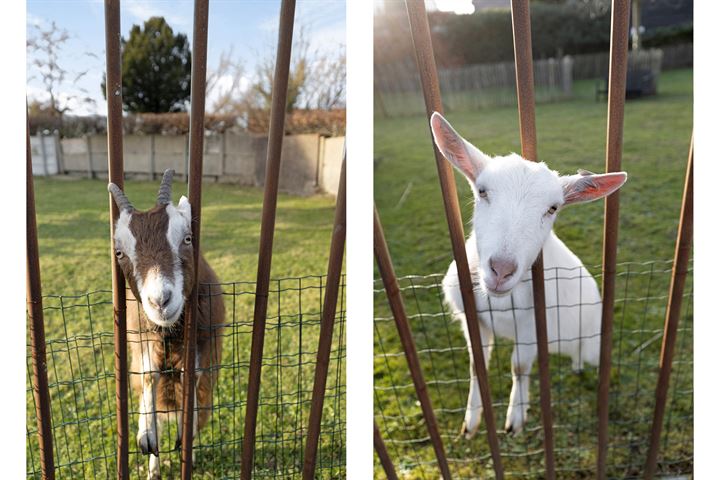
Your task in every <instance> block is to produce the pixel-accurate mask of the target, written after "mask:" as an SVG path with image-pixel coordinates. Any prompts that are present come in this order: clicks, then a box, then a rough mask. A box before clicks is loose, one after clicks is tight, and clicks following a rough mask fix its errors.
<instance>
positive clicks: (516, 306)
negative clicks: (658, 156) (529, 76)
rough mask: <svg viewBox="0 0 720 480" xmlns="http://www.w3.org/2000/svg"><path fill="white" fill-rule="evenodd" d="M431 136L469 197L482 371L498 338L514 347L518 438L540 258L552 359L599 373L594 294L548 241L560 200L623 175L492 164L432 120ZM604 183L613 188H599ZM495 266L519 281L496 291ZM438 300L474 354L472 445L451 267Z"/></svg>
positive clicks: (468, 245)
mask: <svg viewBox="0 0 720 480" xmlns="http://www.w3.org/2000/svg"><path fill="white" fill-rule="evenodd" d="M431 128H432V131H433V135H434V138H435V142H436V144H437V145H438V148H439V149H440V151H441V152H442V153H443V154H444V155H445V157H446V158H447V159H448V160H450V161H451V162H452V163H453V164H454V165H455V166H456V167H457V168H458V169H459V170H460V171H461V172H463V173H464V174H465V176H466V177H467V179H468V181H469V182H470V185H471V187H472V190H473V194H474V196H475V209H474V214H473V229H472V233H471V234H470V236H469V237H468V239H467V241H466V242H465V249H466V252H467V258H468V264H469V267H470V272H471V275H472V277H473V282H474V284H475V288H474V292H475V301H476V303H477V309H478V313H479V322H480V333H481V336H482V338H483V342H484V346H483V347H484V348H483V350H484V354H485V363H486V367H487V365H488V364H489V361H490V354H491V351H492V344H493V342H494V338H495V336H498V335H499V336H500V337H503V338H507V339H510V340H512V341H513V342H515V349H514V351H513V354H512V372H513V383H512V389H511V392H510V399H509V402H508V411H507V417H506V422H505V429H506V430H507V431H509V432H514V433H518V432H520V431H521V430H522V428H523V426H524V424H525V421H526V419H527V410H528V406H529V388H528V386H529V374H530V371H531V370H532V365H533V363H534V361H535V356H536V355H537V340H536V337H535V314H534V309H533V305H534V304H533V293H532V281H531V272H530V267H531V266H532V263H533V262H534V261H535V259H536V258H537V256H538V254H539V252H540V250H541V249H542V252H543V259H544V267H545V303H546V308H547V310H546V319H547V336H548V346H549V351H550V352H551V353H561V354H564V355H568V356H569V357H570V358H572V364H573V369H574V370H576V371H577V370H582V368H583V364H584V363H589V364H590V365H594V366H596V365H598V363H599V356H600V323H601V313H602V306H601V299H600V292H599V291H598V287H597V283H596V282H595V280H594V278H593V277H591V276H590V274H589V272H588V271H587V269H585V267H584V266H583V264H582V262H581V261H580V259H579V258H578V257H577V256H575V254H574V253H573V252H572V251H570V249H569V248H568V247H567V246H566V245H565V244H564V243H563V242H562V241H561V240H560V239H559V238H558V237H557V236H556V235H555V234H554V233H553V231H552V227H553V224H554V222H555V219H556V217H557V211H559V210H560V209H561V207H562V206H563V204H565V203H566V201H567V202H573V203H575V202H584V201H588V200H592V199H595V198H600V197H601V196H604V195H607V194H609V193H612V192H613V191H615V190H616V189H617V188H620V186H621V185H622V182H624V181H625V178H626V177H625V174H624V173H623V174H614V175H610V176H608V175H599V176H598V175H591V174H589V172H582V173H581V174H580V175H574V176H566V177H560V176H559V175H558V174H557V172H554V171H552V170H550V169H549V168H548V167H547V166H546V165H545V164H544V163H535V162H528V161H526V160H524V159H523V158H522V157H520V156H519V155H517V154H511V155H508V156H504V157H494V158H491V157H489V156H488V155H485V154H484V153H482V152H481V151H480V150H478V149H477V148H476V147H474V146H473V145H472V144H470V143H468V142H467V141H465V140H464V139H462V137H460V136H459V135H458V134H457V133H456V132H455V131H454V130H453V129H452V127H451V126H450V125H449V124H448V123H447V122H446V121H445V120H444V119H443V118H442V117H441V116H440V115H439V114H437V113H435V114H434V115H433V117H432V119H431ZM594 181H597V182H599V184H601V183H602V181H605V182H606V183H605V184H602V185H603V188H602V189H600V190H603V193H602V194H599V193H597V192H598V191H599V189H597V188H593V189H587V188H586V187H587V185H588V184H593V182H594ZM607 184H612V188H610V189H607V188H605V187H606V186H607ZM595 186H596V185H594V184H593V187H595ZM480 192H484V193H483V194H482V195H481V194H480ZM570 194H572V195H573V196H572V197H570V196H569V195H570ZM578 194H580V195H578ZM553 208H554V209H555V211H552V209H553ZM491 258H505V259H510V260H512V261H513V262H514V263H515V264H516V265H517V270H516V271H515V273H514V274H512V276H511V277H508V279H507V280H506V281H504V282H503V286H502V288H499V289H498V288H496V287H497V285H499V283H497V281H496V279H495V280H494V281H493V280H492V279H493V272H492V268H491V264H490V259H491ZM490 285H491V286H493V287H489V286H490ZM443 292H444V294H445V300H446V302H447V303H448V305H449V307H450V311H451V312H452V315H453V316H454V317H455V318H456V319H458V320H460V324H461V325H462V329H463V333H464V334H465V339H466V342H467V348H468V352H469V353H470V359H471V360H470V364H471V368H470V389H469V393H468V402H467V408H466V412H465V424H464V432H465V435H466V437H468V438H469V437H471V436H472V435H473V434H474V433H475V432H476V431H477V428H478V426H479V425H480V420H481V416H482V402H481V399H480V391H479V385H478V383H477V378H476V376H475V373H474V368H473V367H472V349H471V345H470V338H469V335H468V330H467V324H466V321H465V315H464V306H463V301H462V296H461V294H460V288H459V280H458V275H457V269H456V265H455V262H454V261H453V262H452V263H451V264H450V267H449V268H448V271H447V274H446V275H445V278H444V279H443Z"/></svg>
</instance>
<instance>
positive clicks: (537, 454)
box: [374, 261, 693, 479]
mask: <svg viewBox="0 0 720 480" xmlns="http://www.w3.org/2000/svg"><path fill="white" fill-rule="evenodd" d="M589 270H590V272H591V275H593V276H594V277H595V278H596V280H597V281H598V282H600V281H601V273H600V272H601V267H600V266H595V267H591V268H589ZM689 271H690V273H689V275H688V277H687V281H686V286H685V293H684V298H683V314H682V317H681V321H680V325H679V329H678V339H677V344H676V349H675V356H674V359H673V371H672V376H671V383H670V390H669V393H668V402H667V407H666V411H665V422H664V425H663V433H662V440H661V448H660V455H659V457H658V462H659V468H658V471H657V475H658V476H665V475H678V474H687V473H692V469H693V343H692V335H693V330H692V328H693V321H692V320H693V310H692V307H693V306H692V303H693V302H692V298H693V287H692V262H691V263H690V266H689ZM671 273H672V261H649V262H630V263H622V264H619V265H618V267H617V277H616V299H615V320H614V332H613V351H612V374H611V389H610V397H609V401H610V420H609V435H610V445H609V453H608V478H623V479H627V478H640V477H641V475H642V471H643V467H644V462H645V456H646V454H647V449H648V440H649V435H650V427H651V425H652V415H653V409H654V405H655V385H656V382H657V374H658V371H659V358H660V348H661V345H662V337H663V327H664V319H665V309H666V304H667V300H668V287H669V282H670V278H671ZM560 275H561V276H562V277H563V278H565V277H567V273H566V272H557V271H556V269H554V268H549V269H546V271H545V279H546V281H552V279H553V278H557V277H558V276H560ZM575 276H577V278H578V281H580V277H579V275H578V274H575ZM442 278H443V275H437V274H436V275H426V276H406V277H402V278H400V279H398V282H399V286H400V290H401V292H402V295H403V300H404V303H405V308H406V312H407V315H408V319H409V322H410V325H411V328H412V331H413V335H414V339H415V342H416V345H417V351H418V356H419V359H420V362H421V364H422V369H423V374H424V376H425V380H426V382H427V386H428V393H429V395H430V399H431V401H432V405H433V409H434V411H435V414H436V416H437V422H438V426H439V429H440V434H441V436H442V439H443V443H444V446H445V452H446V455H447V457H448V463H449V465H450V469H451V473H452V475H453V478H494V471H493V467H492V459H491V457H490V451H489V448H488V446H487V442H486V430H485V429H484V427H485V425H484V423H483V424H481V428H480V430H479V431H478V432H477V433H476V435H475V436H474V437H473V438H472V439H470V440H466V439H464V438H460V436H459V432H460V426H461V424H462V421H463V417H464V413H465V406H466V401H467V395H468V384H469V359H468V353H467V348H466V345H465V339H464V338H463V334H462V330H461V327H460V325H459V324H458V323H457V322H455V321H453V320H452V319H451V315H450V312H449V311H448V308H447V305H445V303H444V301H443V293H442V286H441V282H442ZM374 327H375V354H374V356H375V362H374V363H375V365H374V368H375V418H376V422H377V424H378V426H379V428H380V431H381V434H382V436H383V439H384V440H385V443H386V446H387V449H388V454H389V455H390V457H391V459H392V460H393V462H394V465H395V468H396V470H397V473H398V475H399V476H400V478H438V475H439V469H438V464H437V461H436V458H435V455H434V451H433V448H432V444H431V443H430V437H429V435H428V433H427V429H426V427H425V423H424V420H423V417H422V412H421V409H420V404H419V401H418V400H417V397H416V395H415V390H414V387H413V383H412V379H411V377H410V373H409V370H408V367H407V362H406V360H405V356H404V353H403V350H402V346H401V344H400V342H399V338H398V335H397V330H396V329H395V324H394V321H393V317H392V314H391V313H390V310H389V307H388V302H387V297H386V295H385V291H384V289H383V288H382V282H381V281H380V280H376V282H375V321H374ZM495 339H496V341H495V346H494V349H493V353H492V358H491V361H490V364H489V367H488V375H489V380H490V388H491V392H492V398H493V408H494V414H495V422H496V425H497V428H498V429H501V428H502V426H503V425H504V424H505V413H506V410H507V407H508V396H509V393H510V387H511V384H512V374H511V369H510V363H511V362H510V358H511V357H510V355H511V353H512V351H513V342H510V341H508V340H504V339H502V338H500V337H498V336H497V335H496V336H495ZM483 341H485V339H483ZM551 347H552V346H551ZM551 351H552V348H551ZM550 370H551V386H552V406H553V420H554V421H553V431H554V438H555V448H554V451H555V464H556V470H557V476H558V478H564V479H577V478H594V476H595V466H596V464H595V459H596V451H597V382H598V373H597V369H596V368H594V367H590V366H588V365H586V366H585V368H584V370H583V371H582V372H580V373H575V372H573V371H572V365H571V360H570V358H568V357H565V356H560V355H554V354H551V356H550ZM530 376H531V384H530V399H529V402H530V409H529V412H528V422H527V424H526V425H525V428H524V430H523V432H522V433H521V434H519V435H517V436H510V435H507V434H505V433H504V432H499V438H500V450H501V454H502V460H503V465H504V467H505V476H506V478H544V474H545V470H544V451H543V443H542V442H543V431H542V424H541V418H540V404H539V397H540V390H539V377H538V373H537V362H535V365H534V367H533V370H532V373H531V375H530ZM375 472H376V474H377V475H378V476H380V477H384V473H382V466H381V465H380V462H379V460H378V459H377V458H376V459H375Z"/></svg>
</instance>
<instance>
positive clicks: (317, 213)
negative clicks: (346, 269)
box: [27, 178, 345, 478]
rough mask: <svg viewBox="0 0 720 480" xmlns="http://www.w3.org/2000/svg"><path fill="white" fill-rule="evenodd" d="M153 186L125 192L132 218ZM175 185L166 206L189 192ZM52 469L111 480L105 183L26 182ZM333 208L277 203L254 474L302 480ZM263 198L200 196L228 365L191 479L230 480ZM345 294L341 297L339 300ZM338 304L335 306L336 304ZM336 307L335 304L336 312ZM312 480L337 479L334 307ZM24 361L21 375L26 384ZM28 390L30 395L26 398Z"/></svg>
mask: <svg viewBox="0 0 720 480" xmlns="http://www.w3.org/2000/svg"><path fill="white" fill-rule="evenodd" d="M158 185H159V180H158V181H157V182H135V181H129V182H127V184H126V192H127V194H128V196H129V198H130V199H131V201H132V202H133V204H134V205H136V206H137V207H138V208H140V209H145V208H149V207H150V206H152V205H153V204H154V201H155V195H156V193H157V187H158ZM184 189H185V187H184V185H181V182H179V181H176V185H175V194H174V200H175V201H177V199H178V198H179V196H180V194H181V193H182V192H183V191H184ZM35 193H36V207H37V212H38V213H37V215H38V217H37V222H38V232H39V243H40V265H41V275H42V287H43V293H44V295H45V296H46V298H45V300H44V309H45V325H46V336H47V343H48V347H47V348H48V374H49V381H50V385H51V396H52V412H53V436H54V444H55V459H56V460H55V463H56V466H57V467H58V469H57V474H58V477H59V478H110V477H112V476H114V474H113V472H114V471H115V442H116V434H115V422H116V419H115V391H114V368H113V336H112V296H111V293H110V287H111V282H110V246H109V225H108V194H107V190H106V182H105V181H102V180H78V179H72V180H70V179H43V178H36V179H35ZM334 204H335V202H334V198H332V197H330V196H323V195H316V196H312V197H294V196H289V195H282V194H281V195H280V197H279V201H278V212H277V223H276V233H275V242H274V249H273V250H274V256H273V263H272V278H274V279H275V280H273V281H272V283H271V290H272V291H271V295H270V299H269V307H268V321H267V326H266V335H265V349H264V361H263V377H262V389H261V395H260V410H259V414H258V426H257V442H256V453H255V459H256V463H255V476H256V477H258V478H262V477H272V478H277V477H278V476H279V477H282V478H289V477H298V476H299V472H300V471H301V470H302V454H303V449H304V443H305V431H306V428H307V417H308V414H309V409H310V398H311V393H312V382H313V372H314V363H315V354H316V351H317V343H318V335H319V319H320V312H321V299H322V296H323V294H324V282H325V278H324V274H325V271H326V268H327V260H328V252H329V245H330V233H331V229H332V222H333V218H334ZM261 210H262V190H261V189H257V188H238V187H235V186H231V185H219V184H214V183H208V184H206V185H204V187H203V211H202V229H201V235H202V238H201V248H202V251H203V253H204V255H205V257H206V258H207V260H208V261H209V262H210V264H211V265H212V266H213V267H214V268H215V270H216V272H217V273H218V275H219V277H220V280H221V281H222V282H223V283H224V287H223V291H224V295H225V304H226V309H227V314H226V323H227V324H228V326H227V327H226V328H225V330H224V341H223V347H224V352H223V366H222V368H221V369H220V380H219V387H218V391H217V392H216V395H215V397H214V404H213V414H212V417H211V418H212V420H211V422H210V423H209V424H208V425H207V426H206V427H205V429H203V431H201V433H200V436H199V438H198V439H197V440H196V442H195V446H196V449H197V464H196V469H195V475H194V476H195V477H197V478H235V477H237V476H238V475H239V467H240V455H241V445H242V434H243V423H244V420H243V419H244V414H245V404H246V389H247V375H248V365H249V357H250V338H251V332H252V310H253V304H254V290H255V288H254V281H255V276H256V272H257V251H258V242H259V235H260V216H261ZM341 293H343V292H341ZM341 298H343V295H341ZM340 301H341V302H342V301H343V300H340ZM338 312H339V314H338V317H337V320H336V326H335V338H334V339H333V350H332V354H331V367H330V372H329V376H328V382H327V385H328V386H327V390H326V392H327V394H326V395H327V396H326V401H325V409H324V412H323V427H322V432H321V445H320V451H319V455H318V470H317V471H318V475H319V476H322V477H323V478H335V477H336V476H338V475H342V474H343V472H344V468H345V467H344V464H345V462H344V459H345V453H344V444H345V388H344V386H345V366H344V357H345V348H344V345H345V341H344V303H341V304H339V305H338ZM30 367H31V364H30V357H29V351H28V371H29V372H30ZM29 385H30V384H29V383H28V387H29ZM27 402H28V403H27V421H28V424H27V427H28V451H27V468H28V476H31V477H37V478H39V477H40V474H39V471H40V466H39V459H38V457H37V454H38V450H37V440H36V434H35V431H36V424H35V412H34V403H33V398H32V395H31V393H30V391H28V394H27ZM130 402H131V403H130V411H131V414H130V431H131V438H130V450H131V456H130V468H131V471H132V472H134V473H133V477H138V478H144V475H146V468H147V463H146V460H147V457H143V456H142V455H139V454H138V453H137V451H136V450H137V449H136V446H135V432H136V429H137V415H136V414H135V412H137V409H138V405H137V398H135V395H134V394H132V395H131V396H130ZM174 435H175V429H174V427H173V428H171V429H170V430H169V431H166V433H164V434H163V437H162V441H161V459H162V460H163V475H164V478H176V477H177V476H179V468H180V464H179V453H178V452H172V451H171V450H172V448H173V446H174V442H175V440H174V438H175V437H174Z"/></svg>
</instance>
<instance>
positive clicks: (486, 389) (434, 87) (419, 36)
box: [405, 0, 504, 478]
mask: <svg viewBox="0 0 720 480" xmlns="http://www.w3.org/2000/svg"><path fill="white" fill-rule="evenodd" d="M405 6H406V7H407V12H408V19H409V21H410V31H411V34H412V40H413V46H414V48H415V55H416V59H417V66H418V70H419V73H420V80H421V83H422V87H423V88H422V89H423V96H424V98H425V108H426V113H427V118H428V130H429V129H430V125H429V119H430V116H431V115H432V114H433V112H439V113H442V111H443V105H442V101H441V98H440V86H439V83H438V75H437V67H436V66H435V57H434V54H433V47H432V40H431V38H430V26H429V25H428V19H427V13H426V11H425V4H424V3H423V2H422V1H413V0H406V1H405ZM430 135H432V133H431V132H430ZM433 151H434V152H435V162H436V164H437V169H438V179H439V181H440V188H441V190H442V196H443V203H444V205H445V215H446V218H447V222H448V229H449V231H450V241H451V244H452V249H453V255H454V257H455V263H456V265H457V271H458V277H459V281H460V293H461V294H462V299H463V305H464V310H465V319H466V321H467V327H468V334H469V336H470V343H471V349H472V354H473V364H474V365H475V372H476V374H477V378H478V384H479V386H480V398H481V399H482V405H483V418H484V420H485V425H486V428H487V438H488V444H489V446H490V452H491V455H492V459H493V467H494V469H495V476H496V478H503V476H504V473H503V465H502V459H501V457H500V444H499V442H498V438H497V431H496V428H495V415H494V409H493V408H492V398H491V395H490V384H489V382H488V378H487V371H486V369H485V359H484V354H483V348H482V338H481V336H480V327H479V324H478V319H477V307H476V304H475V295H474V292H473V285H472V278H471V277H470V269H469V267H468V261H467V254H466V252H465V235H464V233H463V224H462V217H461V215H460V206H459V204H458V198H457V189H456V186H455V177H454V176H453V171H452V166H451V165H450V163H449V162H448V161H446V160H445V159H444V158H443V156H442V154H441V153H440V151H439V150H438V149H437V147H436V146H435V145H434V142H433Z"/></svg>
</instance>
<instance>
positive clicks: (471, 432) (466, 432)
mask: <svg viewBox="0 0 720 480" xmlns="http://www.w3.org/2000/svg"><path fill="white" fill-rule="evenodd" d="M479 429H480V423H478V424H477V425H475V427H474V428H468V426H467V422H465V421H464V422H463V423H462V426H461V427H460V436H461V437H465V440H470V439H471V438H473V437H474V436H475V434H476V433H477V431H478V430H479Z"/></svg>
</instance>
